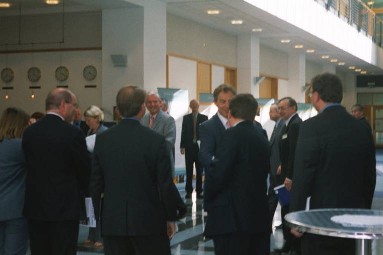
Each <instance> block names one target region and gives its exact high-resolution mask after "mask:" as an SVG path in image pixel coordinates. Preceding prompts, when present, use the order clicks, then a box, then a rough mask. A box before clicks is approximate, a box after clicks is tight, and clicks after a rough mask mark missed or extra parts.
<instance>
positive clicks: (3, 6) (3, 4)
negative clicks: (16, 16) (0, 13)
mask: <svg viewBox="0 0 383 255" xmlns="http://www.w3.org/2000/svg"><path fill="white" fill-rule="evenodd" d="M9 7H11V4H10V3H4V2H1V3H0V8H9Z"/></svg>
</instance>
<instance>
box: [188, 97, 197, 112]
mask: <svg viewBox="0 0 383 255" xmlns="http://www.w3.org/2000/svg"><path fill="white" fill-rule="evenodd" d="M189 107H190V109H191V110H192V112H193V113H197V112H198V108H199V103H198V101H197V100H195V99H193V100H191V101H190V103H189Z"/></svg>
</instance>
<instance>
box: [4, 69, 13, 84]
mask: <svg viewBox="0 0 383 255" xmlns="http://www.w3.org/2000/svg"><path fill="white" fill-rule="evenodd" d="M14 77H15V73H14V72H13V70H12V69H11V68H9V67H5V68H3V70H1V80H2V81H3V82H6V83H7V82H11V81H12V80H13V78H14Z"/></svg>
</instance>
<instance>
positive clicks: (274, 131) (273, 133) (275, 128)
mask: <svg viewBox="0 0 383 255" xmlns="http://www.w3.org/2000/svg"><path fill="white" fill-rule="evenodd" d="M276 132H277V123H275V125H274V129H273V132H272V133H271V137H270V140H271V139H273V138H274V136H275V133H276Z"/></svg>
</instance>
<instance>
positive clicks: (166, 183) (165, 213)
mask: <svg viewBox="0 0 383 255" xmlns="http://www.w3.org/2000/svg"><path fill="white" fill-rule="evenodd" d="M145 98H146V93H145V91H144V90H142V89H139V88H136V87H133V86H128V87H124V88H122V89H120V91H119V92H118V94H117V107H118V111H119V112H120V114H121V116H122V120H121V121H120V122H119V123H118V124H117V125H116V126H113V127H112V128H110V129H108V130H107V131H105V132H104V133H102V134H100V135H99V136H98V137H97V140H96V145H95V148H94V161H93V168H92V176H91V184H90V192H91V196H92V197H99V196H100V195H101V193H104V201H103V208H102V211H101V233H102V235H103V237H104V246H105V254H106V255H120V254H144V255H151V254H158V255H170V241H169V239H170V238H171V237H172V236H173V235H174V233H175V223H174V221H175V220H176V217H177V199H178V198H177V195H178V197H179V194H177V193H176V192H178V191H177V190H176V188H175V186H174V183H173V181H172V177H171V171H170V169H171V162H170V157H169V151H168V149H167V144H166V140H165V137H164V136H162V135H160V134H158V133H157V132H155V131H153V130H151V129H150V128H148V127H144V126H142V125H141V124H140V119H141V118H142V116H144V114H145ZM95 213H96V217H97V219H98V218H99V217H98V216H97V215H99V214H100V212H99V211H98V210H96V212H95Z"/></svg>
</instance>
